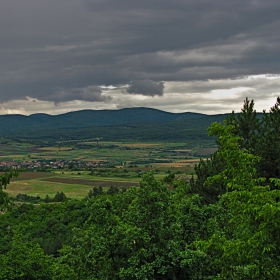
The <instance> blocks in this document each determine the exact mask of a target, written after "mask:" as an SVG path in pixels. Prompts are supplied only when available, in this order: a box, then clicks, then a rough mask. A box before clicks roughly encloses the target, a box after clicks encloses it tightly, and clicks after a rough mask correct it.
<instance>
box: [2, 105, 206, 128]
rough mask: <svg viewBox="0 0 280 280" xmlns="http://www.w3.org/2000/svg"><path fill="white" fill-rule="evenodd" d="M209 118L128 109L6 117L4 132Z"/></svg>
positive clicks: (4, 118)
mask: <svg viewBox="0 0 280 280" xmlns="http://www.w3.org/2000/svg"><path fill="white" fill-rule="evenodd" d="M202 116H206V115H204V114H199V113H191V112H187V113H169V112H164V111H161V110H157V109H151V108H143V107H140V108H126V109H120V110H82V111H75V112H69V113H65V114H61V115H54V116H53V115H48V114H33V115H30V116H23V115H2V116H0V125H1V127H2V133H6V132H21V131H22V132H27V131H28V130H34V129H36V128H37V129H40V130H41V129H42V128H44V129H57V128H81V127H90V126H111V125H125V124H129V123H139V122H167V121H180V120H189V119H194V118H199V117H202Z"/></svg>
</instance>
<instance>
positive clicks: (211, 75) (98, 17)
mask: <svg viewBox="0 0 280 280" xmlns="http://www.w3.org/2000/svg"><path fill="white" fill-rule="evenodd" d="M279 14H280V2H279V1H275V0H266V1H262V0H228V1H224V0H174V1H170V0H141V1H130V0H102V1H100V0H56V1H54V0H48V1H44V0H25V1H17V0H1V3H0V35H1V40H0V57H1V59H0V102H6V101H9V100H15V99H26V97H30V98H34V99H38V100H46V101H52V102H55V103H60V102H65V101H70V100H85V101H92V102H95V101H109V100H110V98H109V97H105V96H103V95H102V94H101V90H100V88H99V86H102V85H106V86H109V85H113V86H123V85H126V84H129V83H130V81H133V82H131V83H130V84H129V86H128V88H127V92H128V93H140V94H143V95H150V96H154V95H159V96H162V95H163V83H162V81H166V82H168V81H200V80H207V79H214V80H215V79H217V80H220V79H231V78H233V79H234V78H236V77H238V76H245V75H252V74H262V73H279V72H280V52H279V51H278V49H279V43H280V34H279V30H280V20H279Z"/></svg>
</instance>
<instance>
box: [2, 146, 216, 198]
mask: <svg viewBox="0 0 280 280" xmlns="http://www.w3.org/2000/svg"><path fill="white" fill-rule="evenodd" d="M0 151H1V152H0V161H2V162H4V161H15V162H22V161H46V160H65V161H71V160H79V161H84V162H88V161H100V162H103V161H104V162H107V163H108V167H106V166H105V167H103V168H98V167H92V168H79V167H74V168H73V169H72V170H69V169H52V168H49V169H48V170H45V171H46V172H36V171H37V170H36V169H33V170H25V172H20V175H19V177H18V178H16V179H12V181H11V184H10V185H9V186H8V188H7V192H8V193H9V194H10V195H11V196H16V195H17V194H19V193H26V194H29V195H32V196H37V195H38V196H40V197H41V198H44V197H45V196H46V195H50V196H54V195H55V194H56V193H57V192H64V193H65V194H66V196H67V197H69V198H78V199H81V198H83V197H85V196H86V195H87V194H88V192H89V190H91V189H92V188H93V187H99V186H102V187H103V188H104V189H105V190H106V188H108V187H110V186H117V187H119V188H121V187H124V188H127V187H131V186H138V184H139V181H140V180H141V177H142V175H143V174H145V173H146V172H148V171H150V170H153V171H154V173H155V176H156V177H157V178H159V179H163V178H164V177H165V176H166V175H167V174H168V173H170V172H173V173H176V174H192V173H193V168H194V165H195V164H196V163H197V162H198V161H199V158H200V157H207V156H208V155H209V154H211V153H213V152H214V151H215V147H195V148H192V149H190V148H189V147H188V145H187V144H186V143H162V142H149V143H138V142H97V141H69V142H63V143H61V142H57V143H52V144H51V145H50V144H49V145H47V144H44V145H43V144H41V145H38V143H36V144H34V143H27V142H25V143H16V142H9V143H5V144H0ZM112 166H114V167H112ZM26 171H28V172H26Z"/></svg>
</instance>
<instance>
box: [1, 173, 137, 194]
mask: <svg viewBox="0 0 280 280" xmlns="http://www.w3.org/2000/svg"><path fill="white" fill-rule="evenodd" d="M138 185H139V180H138V181H137V180H134V181H132V180H120V179H119V178H115V179H114V178H107V179H100V178H96V177H93V176H88V175H84V176H81V175H80V176H78V175H77V174H71V173H67V174H58V173H47V172H21V173H20V175H19V177H17V178H12V180H11V183H10V185H9V186H8V188H7V190H6V191H7V192H8V193H9V194H10V195H11V196H13V197H15V196H16V195H17V194H19V193H22V194H23V193H26V194H28V195H32V196H37V195H38V196H40V197H41V198H45V196H46V195H49V196H51V197H52V196H54V195H55V194H56V193H57V192H64V193H65V194H66V196H67V197H69V198H79V199H82V198H84V197H85V196H86V195H87V194H88V192H89V191H90V190H91V189H92V188H93V187H99V186H102V187H103V188H104V189H105V190H106V189H107V188H109V187H110V186H117V187H119V188H129V187H131V186H138Z"/></svg>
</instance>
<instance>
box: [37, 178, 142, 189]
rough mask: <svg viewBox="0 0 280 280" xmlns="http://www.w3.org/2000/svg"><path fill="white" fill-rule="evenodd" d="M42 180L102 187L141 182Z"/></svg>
mask: <svg viewBox="0 0 280 280" xmlns="http://www.w3.org/2000/svg"><path fill="white" fill-rule="evenodd" d="M41 181H46V182H55V183H62V184H77V185H86V186H102V187H110V186H116V187H124V188H129V187H131V186H138V185H139V182H127V181H125V182H124V181H109V180H84V179H72V178H59V177H55V178H44V179H41Z"/></svg>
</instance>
